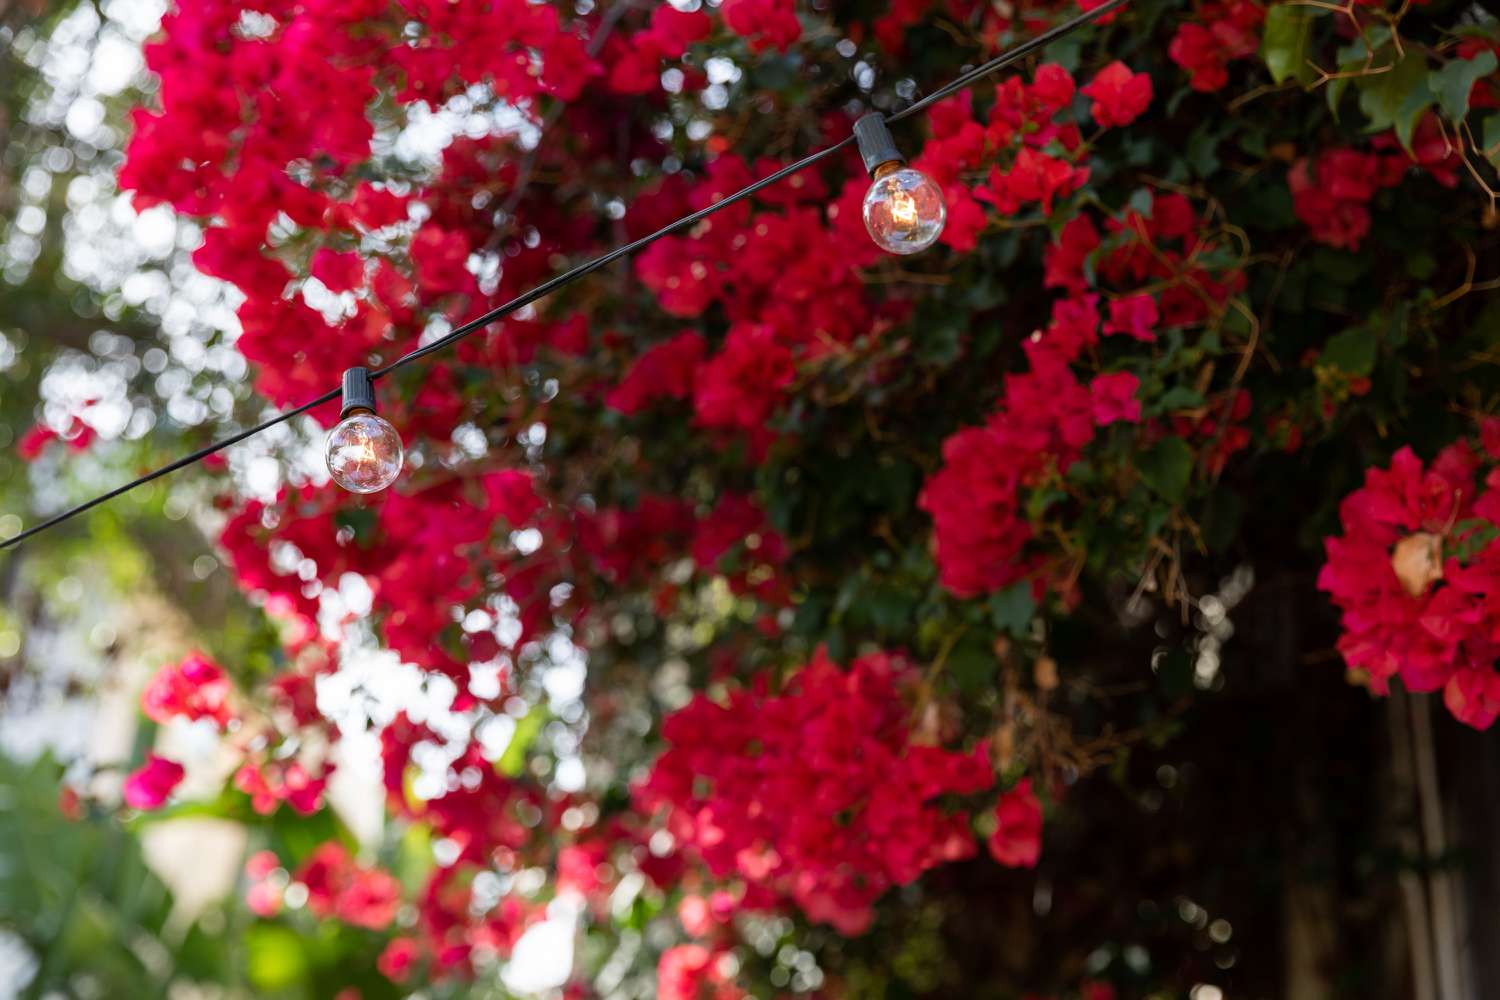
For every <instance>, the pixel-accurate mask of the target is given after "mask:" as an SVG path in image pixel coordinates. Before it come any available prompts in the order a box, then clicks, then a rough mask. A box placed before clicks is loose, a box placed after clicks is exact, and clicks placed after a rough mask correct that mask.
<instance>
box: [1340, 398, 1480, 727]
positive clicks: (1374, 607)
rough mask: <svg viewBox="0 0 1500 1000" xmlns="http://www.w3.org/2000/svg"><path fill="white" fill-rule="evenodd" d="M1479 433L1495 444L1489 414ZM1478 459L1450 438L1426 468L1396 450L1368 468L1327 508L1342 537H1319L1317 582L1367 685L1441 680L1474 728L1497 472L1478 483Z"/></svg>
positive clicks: (1434, 685) (1426, 685)
mask: <svg viewBox="0 0 1500 1000" xmlns="http://www.w3.org/2000/svg"><path fill="white" fill-rule="evenodd" d="M1485 437H1486V440H1487V442H1490V441H1495V442H1500V423H1496V422H1494V421H1491V422H1490V423H1489V425H1488V426H1487V428H1486V434H1485ZM1486 457H1487V459H1488V461H1489V462H1494V461H1495V459H1496V458H1497V457H1500V455H1497V454H1496V452H1495V451H1488V454H1487V456H1486ZM1479 467H1480V460H1479V458H1478V456H1477V455H1476V453H1475V451H1474V449H1473V448H1471V447H1470V446H1469V445H1468V444H1466V443H1462V442H1460V443H1458V444H1454V445H1450V446H1449V447H1448V448H1446V449H1444V450H1443V452H1442V453H1441V454H1440V455H1439V456H1438V457H1437V459H1436V461H1434V462H1433V463H1432V465H1431V466H1429V467H1424V466H1423V464H1422V462H1421V461H1420V460H1419V459H1418V458H1417V457H1416V456H1415V455H1414V454H1412V452H1411V450H1410V449H1408V448H1403V449H1401V450H1400V451H1398V452H1397V453H1396V455H1395V456H1394V457H1393V458H1392V460H1391V465H1390V467H1389V468H1388V469H1370V470H1369V471H1368V472H1367V473H1366V474H1365V485H1364V487H1363V488H1361V489H1359V490H1356V491H1355V492H1353V493H1351V494H1349V496H1347V497H1345V498H1344V502H1343V504H1342V506H1341V507H1340V509H1339V514H1340V518H1341V520H1342V522H1343V527H1344V535H1343V537H1341V538H1329V539H1327V540H1326V542H1325V544H1326V546H1327V550H1328V562H1327V564H1326V565H1325V566H1324V567H1323V570H1322V572H1321V573H1320V574H1319V576H1318V586H1319V587H1320V588H1321V589H1323V590H1325V591H1327V592H1328V593H1329V595H1330V596H1331V597H1332V599H1333V602H1334V603H1335V604H1336V605H1338V607H1339V609H1340V610H1341V611H1342V612H1343V626H1344V633H1343V635H1342V636H1340V638H1339V643H1338V646H1339V651H1340V652H1342V653H1343V654H1344V659H1345V661H1346V662H1347V663H1348V664H1349V666H1350V667H1351V668H1353V669H1354V670H1357V671H1359V672H1360V673H1361V674H1362V675H1363V676H1364V678H1365V680H1366V683H1367V684H1368V686H1369V688H1370V690H1372V691H1374V692H1376V693H1377V694H1384V693H1386V692H1387V691H1388V690H1389V686H1390V681H1391V679H1392V678H1394V677H1399V678H1400V679H1401V681H1402V683H1403V684H1405V685H1406V686H1407V688H1409V689H1410V690H1413V691H1435V690H1438V689H1439V688H1441V689H1442V690H1443V697H1444V701H1445V702H1446V703H1447V705H1448V709H1449V710H1450V711H1451V712H1452V713H1453V714H1454V716H1456V717H1457V718H1458V719H1459V720H1461V721H1463V722H1465V723H1468V724H1469V725H1471V726H1473V727H1475V728H1476V729H1486V728H1488V727H1489V726H1490V725H1491V724H1493V723H1494V721H1495V718H1496V716H1497V715H1500V673H1497V672H1496V670H1495V662H1496V660H1497V658H1500V542H1497V541H1496V538H1497V536H1500V491H1497V487H1500V472H1497V471H1496V470H1495V469H1493V468H1492V469H1491V471H1490V472H1489V473H1488V475H1487V476H1486V477H1485V479H1484V483H1483V490H1482V491H1481V490H1480V489H1479V488H1477V487H1476V484H1475V479H1476V475H1477V473H1478V471H1479Z"/></svg>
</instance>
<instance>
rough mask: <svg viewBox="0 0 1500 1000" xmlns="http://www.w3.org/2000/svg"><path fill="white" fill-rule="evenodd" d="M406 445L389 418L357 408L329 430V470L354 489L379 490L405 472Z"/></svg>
mask: <svg viewBox="0 0 1500 1000" xmlns="http://www.w3.org/2000/svg"><path fill="white" fill-rule="evenodd" d="M404 457H405V449H403V448H402V447H401V435H400V434H397V433H396V428H394V427H392V426H391V425H390V422H389V421H386V420H383V419H381V418H380V417H377V416H376V415H375V414H373V413H371V412H370V411H369V410H356V411H354V412H353V413H351V414H349V416H347V417H345V418H344V419H343V420H340V421H339V423H338V426H337V427H335V428H334V429H333V430H331V431H329V432H328V473H329V475H331V476H333V481H334V482H336V483H338V484H339V485H340V486H342V487H343V488H344V489H346V490H348V491H349V492H351V493H379V492H380V491H381V490H383V489H385V488H386V487H387V486H389V485H391V483H394V482H395V481H396V477H397V476H398V475H400V474H401V461H402V459H403V458H404Z"/></svg>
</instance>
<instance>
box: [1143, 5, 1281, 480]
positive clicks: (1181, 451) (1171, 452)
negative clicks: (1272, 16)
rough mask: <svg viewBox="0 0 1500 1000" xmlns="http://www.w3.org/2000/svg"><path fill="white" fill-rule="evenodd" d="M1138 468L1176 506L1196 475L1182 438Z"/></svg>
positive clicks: (1163, 443) (1165, 443)
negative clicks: (1189, 481) (1190, 480)
mask: <svg viewBox="0 0 1500 1000" xmlns="http://www.w3.org/2000/svg"><path fill="white" fill-rule="evenodd" d="M1273 9H1274V8H1273ZM1136 469H1137V470H1139V471H1140V474H1141V479H1143V480H1144V481H1145V483H1146V485H1147V486H1149V487H1151V488H1152V489H1153V490H1155V491H1156V492H1157V493H1160V494H1161V495H1162V496H1164V497H1166V498H1167V499H1168V500H1170V501H1172V502H1173V503H1181V502H1182V498H1183V496H1184V495H1185V494H1186V493H1187V485H1188V480H1189V479H1191V478H1192V475H1193V450H1192V449H1191V448H1189V447H1188V446H1187V442H1186V441H1184V440H1182V438H1177V437H1169V438H1162V439H1161V440H1160V441H1158V442H1157V443H1156V447H1154V448H1152V449H1151V450H1150V451H1148V452H1146V453H1145V454H1144V455H1142V456H1141V457H1140V460H1139V461H1138V462H1136Z"/></svg>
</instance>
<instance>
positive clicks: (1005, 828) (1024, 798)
mask: <svg viewBox="0 0 1500 1000" xmlns="http://www.w3.org/2000/svg"><path fill="white" fill-rule="evenodd" d="M988 844H989V849H990V854H991V855H992V856H993V857H994V859H995V860H996V861H998V862H1000V863H1001V864H1002V865H1005V866H1006V867H1007V868H1035V867H1036V863H1037V859H1039V858H1040V857H1041V856H1042V804H1041V803H1040V802H1038V801H1037V797H1036V793H1035V792H1033V791H1032V790H1031V779H1030V778H1022V779H1021V780H1020V781H1019V782H1018V783H1017V784H1016V787H1014V788H1012V789H1011V790H1010V791H1008V792H1006V793H1005V794H1004V795H1001V796H1000V801H999V802H997V803H996V804H995V832H994V833H992V834H990V838H989V841H988Z"/></svg>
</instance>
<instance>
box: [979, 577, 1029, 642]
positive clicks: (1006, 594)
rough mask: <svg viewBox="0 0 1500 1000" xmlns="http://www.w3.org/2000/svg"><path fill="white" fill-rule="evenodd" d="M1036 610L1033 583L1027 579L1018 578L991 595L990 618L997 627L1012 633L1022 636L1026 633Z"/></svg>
mask: <svg viewBox="0 0 1500 1000" xmlns="http://www.w3.org/2000/svg"><path fill="white" fill-rule="evenodd" d="M1035 610H1036V602H1035V601H1034V600H1032V598H1031V583H1030V582H1029V581H1027V580H1018V581H1016V582H1015V583H1013V584H1011V585H1010V586H1009V587H1006V588H1005V589H1004V590H1001V591H997V592H996V593H993V594H991V595H990V619H991V620H992V621H993V622H994V623H995V627H996V628H998V629H1000V630H1002V631H1005V632H1009V633H1010V634H1011V635H1014V636H1017V637H1021V636H1024V635H1025V634H1026V629H1027V627H1028V626H1030V625H1031V614H1032V612H1033V611H1035Z"/></svg>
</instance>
